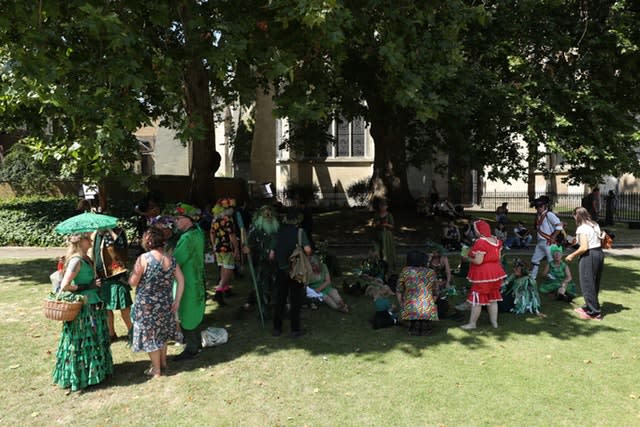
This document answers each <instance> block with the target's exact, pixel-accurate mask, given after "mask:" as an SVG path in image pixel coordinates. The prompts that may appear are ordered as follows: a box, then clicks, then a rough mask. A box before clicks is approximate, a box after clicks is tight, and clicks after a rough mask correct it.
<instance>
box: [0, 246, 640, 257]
mask: <svg viewBox="0 0 640 427" xmlns="http://www.w3.org/2000/svg"><path fill="white" fill-rule="evenodd" d="M368 249H369V246H368V245H332V246H330V251H331V252H334V253H335V254H336V255H339V256H358V255H362V256H365V255H366V253H367V250H368ZM396 249H397V252H398V254H405V253H406V252H407V251H409V250H411V249H424V248H421V247H419V246H410V245H398V246H397V248H396ZM65 252H66V248H36V247H21V246H3V247H0V259H37V258H46V259H56V258H57V257H59V256H62V255H64V254H65ZM532 253H533V249H532V248H530V249H528V250H520V249H515V250H512V251H509V252H507V254H509V255H521V256H527V255H528V256H531V254H532ZM606 253H607V254H610V255H613V256H640V246H633V245H625V246H624V247H618V248H614V249H610V250H608V251H606Z"/></svg>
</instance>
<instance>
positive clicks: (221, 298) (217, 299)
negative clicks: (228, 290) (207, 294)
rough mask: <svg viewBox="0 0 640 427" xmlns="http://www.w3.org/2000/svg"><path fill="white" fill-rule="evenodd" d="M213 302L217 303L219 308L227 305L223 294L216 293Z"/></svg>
mask: <svg viewBox="0 0 640 427" xmlns="http://www.w3.org/2000/svg"><path fill="white" fill-rule="evenodd" d="M213 300H214V301H215V302H217V303H218V305H220V306H221V307H224V306H225V305H227V303H226V302H224V293H223V292H219V291H216V293H215V295H214V296H213Z"/></svg>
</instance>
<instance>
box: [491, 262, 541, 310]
mask: <svg viewBox="0 0 640 427" xmlns="http://www.w3.org/2000/svg"><path fill="white" fill-rule="evenodd" d="M502 294H503V295H504V294H508V295H511V297H512V298H513V308H512V309H511V311H512V312H513V313H515V314H525V313H532V314H535V315H536V316H538V317H545V315H544V314H543V313H542V312H541V311H540V307H541V304H540V294H538V287H537V285H536V281H535V280H533V278H531V276H529V270H528V268H527V264H526V263H525V262H524V261H523V260H521V259H519V258H516V259H515V261H514V264H513V272H512V273H511V274H510V275H509V277H507V280H505V282H504V284H503V285H502ZM510 299H511V298H510Z"/></svg>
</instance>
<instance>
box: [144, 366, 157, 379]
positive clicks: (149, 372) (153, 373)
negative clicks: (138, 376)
mask: <svg viewBox="0 0 640 427" xmlns="http://www.w3.org/2000/svg"><path fill="white" fill-rule="evenodd" d="M144 374H145V375H146V376H148V377H159V376H161V373H160V372H157V371H156V370H155V369H153V366H151V367H149V369H147V370H145V371H144Z"/></svg>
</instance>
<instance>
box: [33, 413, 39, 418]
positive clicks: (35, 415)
mask: <svg viewBox="0 0 640 427" xmlns="http://www.w3.org/2000/svg"><path fill="white" fill-rule="evenodd" d="M38 415H40V412H32V413H31V416H32V417H34V418H35V417H37V416H38Z"/></svg>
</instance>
